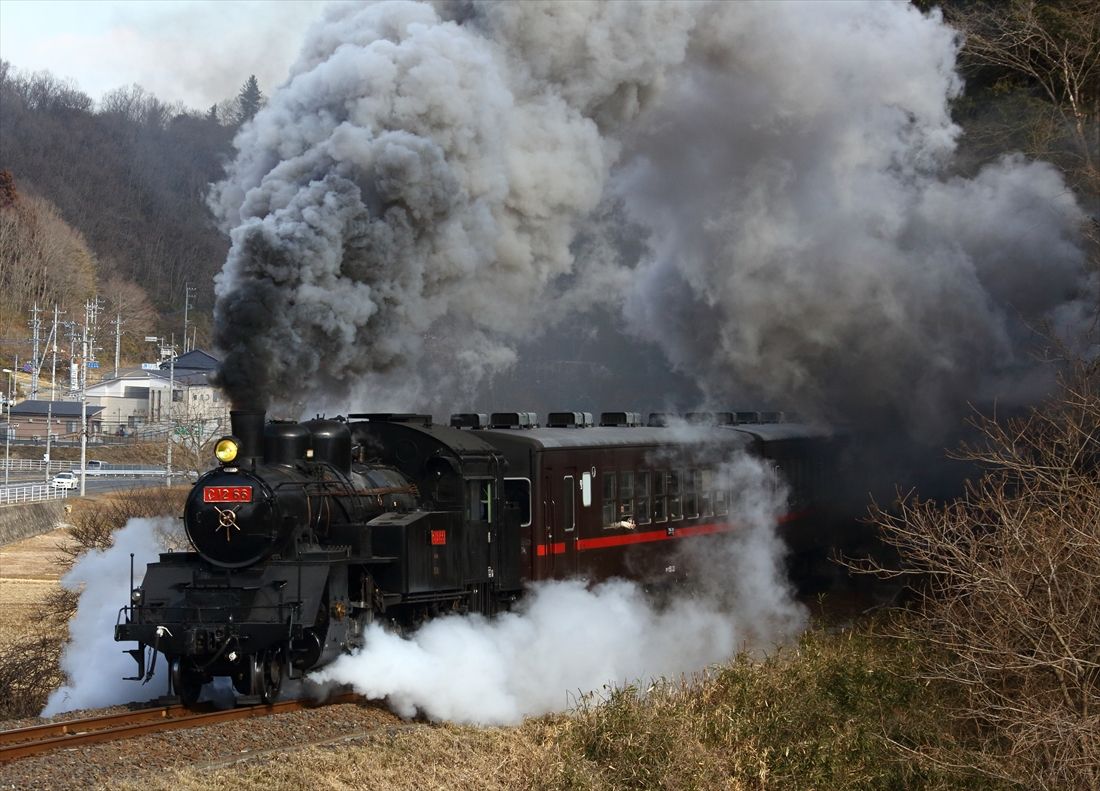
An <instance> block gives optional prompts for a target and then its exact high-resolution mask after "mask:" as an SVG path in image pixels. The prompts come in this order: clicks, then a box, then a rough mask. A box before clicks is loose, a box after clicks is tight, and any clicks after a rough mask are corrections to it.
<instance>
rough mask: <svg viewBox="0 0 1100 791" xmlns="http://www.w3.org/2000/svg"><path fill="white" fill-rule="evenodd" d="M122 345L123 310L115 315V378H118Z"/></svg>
mask: <svg viewBox="0 0 1100 791" xmlns="http://www.w3.org/2000/svg"><path fill="white" fill-rule="evenodd" d="M121 346H122V311H121V310H120V311H119V312H118V313H117V314H116V315H115V379H118V351H119V349H120V348H121Z"/></svg>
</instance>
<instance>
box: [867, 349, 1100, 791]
mask: <svg viewBox="0 0 1100 791" xmlns="http://www.w3.org/2000/svg"><path fill="white" fill-rule="evenodd" d="M1098 388H1100V365H1098V364H1097V363H1093V364H1091V365H1079V366H1078V367H1077V368H1076V369H1075V370H1074V371H1073V372H1072V373H1071V374H1070V375H1069V376H1068V377H1066V378H1065V379H1064V380H1063V381H1062V382H1061V384H1060V389H1059V392H1058V394H1057V396H1056V397H1055V398H1053V399H1052V400H1051V401H1050V402H1049V403H1047V404H1044V405H1043V406H1042V407H1040V408H1036V409H1034V410H1032V411H1030V413H1029V414H1027V415H1026V416H1025V417H1022V418H1018V419H1011V420H998V419H996V418H990V419H981V420H978V421H977V423H976V425H977V427H978V428H979V429H980V430H981V434H982V436H983V441H982V442H981V443H979V444H971V445H968V446H964V447H963V448H962V450H961V452H960V453H959V454H958V456H959V458H962V459H965V460H969V461H972V462H975V463H977V464H980V465H982V467H983V468H984V470H985V472H984V474H983V475H982V477H981V478H980V479H979V480H977V481H975V482H971V483H969V484H968V485H967V487H966V491H965V494H964V495H963V496H962V497H960V498H958V499H957V500H955V501H954V502H951V503H948V504H947V505H945V506H941V505H938V504H936V503H932V502H927V501H919V500H915V499H909V500H903V501H902V502H901V503H900V505H899V508H898V509H896V510H895V511H894V512H893V513H887V512H885V511H882V510H878V511H877V512H876V513H875V519H876V521H877V522H878V524H879V526H880V528H881V530H882V533H883V536H884V538H885V540H886V542H887V543H889V544H891V545H892V546H894V547H896V548H897V550H898V553H899V555H900V558H901V564H902V565H901V567H900V568H893V569H885V570H884V569H881V568H880V569H878V571H880V572H884V573H889V574H908V575H913V576H914V577H915V578H916V579H919V580H920V581H921V586H920V587H919V594H918V612H919V616H920V617H917V618H913V619H907V620H906V621H904V622H903V623H904V628H903V629H901V630H900V632H899V634H900V635H901V636H902V637H903V638H905V639H907V640H909V641H911V642H912V643H913V644H914V645H919V646H929V647H931V648H932V649H933V650H932V651H927V652H924V653H923V654H922V655H923V656H924V657H925V658H926V659H927V660H928V661H927V662H926V663H925V665H924V666H923V667H922V668H921V669H920V672H921V674H922V675H923V676H924V677H925V678H928V679H932V680H936V681H940V682H945V683H947V684H949V685H950V686H951V687H952V688H953V689H954V690H955V692H956V693H957V698H958V703H957V705H956V706H955V707H954V708H953V709H952V711H951V714H952V716H953V717H954V718H955V720H956V721H958V722H960V723H969V724H971V726H972V727H973V728H975V729H976V731H977V733H978V737H979V739H978V742H977V744H976V745H975V746H973V747H972V748H971V749H969V750H968V751H967V754H966V755H965V756H963V759H964V760H966V761H968V762H969V763H971V764H972V765H973V766H975V767H977V768H979V769H981V770H982V771H983V772H985V773H987V774H988V775H990V776H993V777H1001V778H1005V779H1008V780H1012V781H1016V782H1019V783H1022V784H1024V785H1026V786H1028V787H1031V788H1051V789H1053V788H1059V789H1064V788H1100V389H1098ZM933 752H934V751H933ZM951 760H958V757H957V756H956V757H953V758H952V759H951Z"/></svg>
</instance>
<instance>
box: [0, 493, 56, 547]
mask: <svg viewBox="0 0 1100 791" xmlns="http://www.w3.org/2000/svg"><path fill="white" fill-rule="evenodd" d="M64 516H65V501H64V500H49V501H47V502H42V503H28V504H27V505H8V506H5V507H3V508H0V545H3V544H11V543H13V542H15V541H20V540H22V539H24V538H30V537H31V536H37V535H39V534H40V533H47V532H49V531H50V530H53V529H54V528H56V527H57V526H58V523H59V522H60V521H61V520H62V518H63V517H64Z"/></svg>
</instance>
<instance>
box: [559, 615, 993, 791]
mask: <svg viewBox="0 0 1100 791" xmlns="http://www.w3.org/2000/svg"><path fill="white" fill-rule="evenodd" d="M915 663H916V659H915V657H914V656H913V654H912V653H911V651H910V647H909V646H908V645H906V644H901V643H898V642H896V641H894V640H891V639H889V638H885V637H879V636H874V635H872V634H869V633H850V632H849V633H846V634H842V635H840V634H830V633H826V632H823V631H811V632H809V633H807V634H806V635H804V636H803V638H802V639H801V641H800V643H799V644H798V646H797V647H795V648H793V649H789V650H782V651H779V652H778V653H776V654H775V655H773V656H771V657H769V658H767V659H765V660H764V661H755V660H753V659H752V658H750V657H748V656H746V655H741V656H739V657H738V658H737V659H735V660H734V661H732V662H731V663H729V664H727V665H725V666H722V667H719V668H716V669H714V670H713V671H712V672H711V673H709V674H708V675H706V676H705V677H704V678H703V679H701V680H699V681H698V682H697V683H687V682H681V683H662V684H657V685H654V686H653V687H651V688H649V689H646V690H644V691H643V690H639V689H637V688H635V687H626V688H623V689H617V690H613V691H610V692H609V693H607V694H606V695H605V696H604V697H603V698H602V699H598V698H594V697H590V698H588V699H586V700H585V701H584V702H583V704H582V705H581V706H580V707H579V710H578V712H577V714H576V716H575V717H573V718H570V719H566V720H563V725H562V727H563V737H562V739H563V743H564V745H566V746H565V747H564V748H563V749H564V751H565V754H566V755H568V754H569V751H570V750H569V748H570V747H572V749H573V750H575V752H576V753H579V755H580V756H583V758H584V761H585V762H588V763H589V764H590V766H589V767H588V768H587V769H585V770H582V769H579V768H578V769H575V770H574V771H576V772H577V773H578V774H579V775H580V776H588V777H592V776H597V777H599V778H600V779H601V781H600V782H599V783H597V784H595V786H593V787H601V788H615V789H653V788H663V789H695V788H698V789H707V788H718V787H722V788H737V789H787V788H828V789H881V788H898V789H902V788H926V789H936V788H943V789H947V788H958V787H959V784H960V782H962V781H963V780H964V779H965V781H966V782H967V783H968V784H970V786H971V787H973V788H994V787H997V784H996V783H993V782H983V781H980V780H976V779H975V778H974V777H973V776H971V775H972V773H967V772H956V771H953V770H947V769H944V768H940V767H937V766H935V765H933V764H929V763H926V762H919V761H918V762H914V761H913V756H912V753H911V752H910V751H909V750H908V747H909V746H912V745H918V744H925V743H928V742H934V743H936V744H941V745H944V746H945V747H947V746H949V745H950V744H951V738H950V735H949V734H946V733H944V730H943V720H942V717H941V716H940V704H939V698H938V691H937V689H936V688H935V687H930V686H929V685H928V684H926V683H924V682H922V681H919V680H917V679H916V678H915V674H914V672H913V670H914V668H915V666H916V664H915ZM592 765H594V766H592ZM560 779H561V778H560V777H559V778H558V780H560ZM571 784H572V783H566V784H565V785H571ZM554 785H556V786H557V785H561V783H558V782H557V781H555V783H554ZM581 785H585V784H581Z"/></svg>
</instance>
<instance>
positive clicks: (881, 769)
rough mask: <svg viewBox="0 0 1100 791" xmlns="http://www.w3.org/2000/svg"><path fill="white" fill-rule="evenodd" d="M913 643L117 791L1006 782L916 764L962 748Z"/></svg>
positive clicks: (846, 644)
mask: <svg viewBox="0 0 1100 791" xmlns="http://www.w3.org/2000/svg"><path fill="white" fill-rule="evenodd" d="M899 647H900V644H898V643H895V642H892V641H890V640H887V639H885V638H881V637H875V636H872V635H869V634H852V633H846V634H828V633H824V632H813V633H811V634H809V635H807V636H806V637H805V638H804V639H803V640H802V641H801V643H800V644H799V645H798V646H797V647H796V648H793V649H791V650H787V651H782V652H780V653H778V654H777V655H775V656H773V657H772V658H770V659H767V660H765V661H763V662H754V661H751V660H749V659H748V658H746V657H741V658H738V659H736V660H734V661H733V662H731V663H729V664H728V665H725V666H723V667H719V668H716V669H715V670H714V671H713V672H712V673H711V674H710V675H708V676H707V677H706V678H705V679H703V680H701V681H697V682H696V683H683V682H676V683H662V684H655V685H653V686H651V687H650V688H647V689H645V690H640V689H638V688H636V687H626V688H622V689H616V690H605V694H603V695H598V696H592V697H589V698H588V699H587V700H585V701H584V702H583V704H582V705H581V706H580V707H579V708H578V709H577V710H576V711H574V712H572V713H571V714H568V715H554V716H549V717H542V718H538V719H532V720H528V721H527V722H526V723H524V724H523V725H521V726H519V727H516V728H484V729H478V728H469V727H454V726H435V727H433V726H427V725H424V726H412V727H410V728H409V729H408V730H397V731H388V732H387V731H379V732H377V733H374V734H371V735H369V736H367V737H366V738H360V739H356V740H355V741H353V742H350V743H343V742H338V743H332V744H326V745H322V746H310V747H307V748H304V749H303V750H300V751H296V752H292V753H279V754H274V755H270V756H265V757H262V758H259V759H254V760H252V761H249V762H246V763H240V764H235V765H230V766H221V767H206V766H201V767H192V768H187V769H181V770H178V771H176V772H175V773H173V774H169V775H164V776H160V777H153V778H145V777H143V778H141V779H140V780H134V781H133V782H131V783H130V784H122V785H119V784H117V783H115V784H112V787H113V788H123V789H132V791H137V790H138V789H143V790H144V789H165V791H168V789H171V791H221V790H222V789H233V790H234V791H237V789H265V790H267V791H283V789H286V790H287V791H289V789H300V788H305V787H313V788H324V789H410V790H411V789H471V790H472V789H502V790H503V789H530V790H531V791H548V790H549V789H575V790H576V791H627V790H628V789H639V790H641V789H646V790H648V789H668V791H681V790H683V791H688V790H689V789H730V790H731V791H742V790H744V791H748V790H750V789H751V790H753V791H772V790H773V789H774V790H777V791H778V790H779V789H782V790H784V791H785V790H786V789H836V790H837V791H846V790H855V789H890V788H895V789H910V788H922V789H930V790H935V789H945V790H946V789H956V788H959V787H961V786H965V787H969V788H973V789H976V790H977V789H986V790H991V789H995V788H1002V787H1004V786H999V785H997V784H995V782H994V781H990V780H986V779H982V778H975V777H973V776H971V775H968V774H966V773H956V772H951V771H946V770H942V769H939V768H937V767H935V766H932V765H929V764H926V763H923V762H921V761H914V760H913V759H912V758H911V757H910V756H909V755H908V754H907V753H906V752H905V751H904V750H901V749H899V748H898V747H897V745H898V744H901V745H910V744H920V743H926V742H928V741H930V740H931V741H936V742H938V743H941V744H945V745H946V744H949V743H950V739H949V737H948V736H947V735H945V734H944V733H943V732H942V724H943V719H942V717H940V716H939V713H940V708H939V703H938V701H937V696H936V690H935V689H933V688H929V687H926V686H924V685H923V684H920V683H918V682H914V681H912V680H910V679H911V670H912V667H913V662H914V659H913V658H912V657H911V656H906V655H904V654H903V653H901V652H900V651H899Z"/></svg>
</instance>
